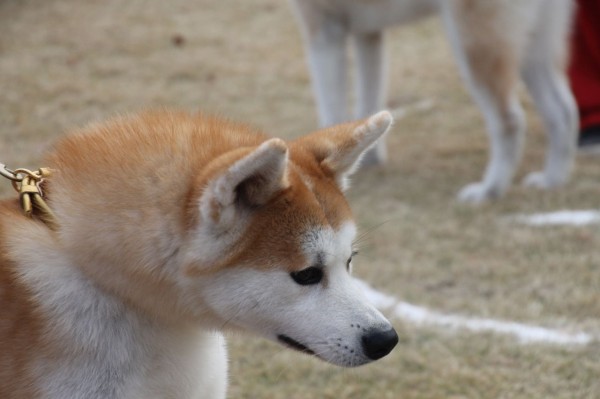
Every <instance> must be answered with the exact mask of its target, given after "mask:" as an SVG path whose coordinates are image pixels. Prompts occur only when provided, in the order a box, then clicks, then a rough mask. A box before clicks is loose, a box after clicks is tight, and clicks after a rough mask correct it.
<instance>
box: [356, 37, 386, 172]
mask: <svg viewBox="0 0 600 399" xmlns="http://www.w3.org/2000/svg"><path fill="white" fill-rule="evenodd" d="M353 41H354V50H355V56H356V77H355V81H356V84H355V87H356V108H355V112H354V116H355V118H356V119H362V118H366V117H367V116H369V115H372V114H374V113H375V112H378V111H381V110H382V109H383V108H385V98H386V95H387V93H386V90H385V81H386V75H387V73H386V66H387V63H386V59H385V47H384V33H383V32H382V31H379V32H370V33H357V34H354V35H353ZM386 159H387V148H386V143H385V138H383V139H381V140H379V141H378V142H377V144H376V145H375V147H374V148H373V149H371V150H370V151H369V152H367V154H365V156H364V158H363V159H362V162H361V164H362V165H376V164H382V163H384V162H385V161H386Z"/></svg>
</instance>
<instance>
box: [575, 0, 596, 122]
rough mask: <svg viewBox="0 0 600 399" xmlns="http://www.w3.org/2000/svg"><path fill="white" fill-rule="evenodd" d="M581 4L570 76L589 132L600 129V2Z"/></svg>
mask: <svg viewBox="0 0 600 399" xmlns="http://www.w3.org/2000/svg"><path fill="white" fill-rule="evenodd" d="M577 5H578V9H577V15H576V22H575V31H574V34H573V46H572V54H571V65H570V68H569V77H570V80H571V87H572V89H573V94H574V95H575V99H576V101H577V105H578V107H579V116H580V118H581V121H580V124H581V129H585V128H588V127H590V126H594V125H596V126H600V1H598V0H578V1H577Z"/></svg>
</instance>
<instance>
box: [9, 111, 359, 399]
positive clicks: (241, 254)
mask: <svg viewBox="0 0 600 399" xmlns="http://www.w3.org/2000/svg"><path fill="white" fill-rule="evenodd" d="M356 126H357V124H356V123H353V124H347V125H342V126H339V127H336V128H331V129H328V130H326V131H321V132H317V133H315V134H313V135H311V136H308V137H305V138H303V139H300V140H298V141H296V142H292V143H289V144H288V148H289V159H290V165H289V167H288V171H287V179H288V181H287V182H286V184H285V186H286V188H285V189H283V190H281V191H279V192H278V193H276V195H274V197H273V198H271V199H270V200H269V202H268V203H267V204H266V205H264V206H262V207H259V208H258V209H256V210H255V213H254V215H253V216H252V218H251V219H250V222H249V224H248V226H247V227H246V229H245V234H244V236H243V238H242V239H241V240H240V241H239V242H238V243H237V245H235V247H234V248H232V250H231V252H230V253H229V254H224V256H223V259H222V261H221V262H219V264H216V265H211V267H210V270H211V271H214V270H215V268H221V267H229V266H231V265H236V264H239V263H247V262H248V261H251V262H252V264H253V265H254V267H258V268H269V267H274V266H275V265H276V264H277V265H282V264H283V265H287V266H286V267H288V268H289V270H294V269H297V268H300V267H303V265H305V260H304V259H303V255H302V254H301V251H300V243H299V240H300V238H301V237H300V234H301V233H302V232H304V231H306V230H307V228H309V227H319V226H331V227H332V228H333V229H338V228H339V227H340V226H341V225H342V224H343V223H344V221H346V220H349V219H350V218H351V216H352V215H351V212H350V208H349V206H348V204H347V203H346V200H345V199H344V197H343V195H342V193H341V190H340V188H339V187H338V186H337V184H336V182H335V176H333V172H332V171H331V170H329V169H328V168H326V167H324V166H323V164H322V161H323V160H324V159H325V158H326V157H327V155H329V154H330V153H331V152H332V151H339V150H340V149H342V150H344V149H347V148H351V147H352V146H353V145H355V144H356V143H355V142H354V140H353V139H351V138H350V136H351V135H350V134H348V133H349V132H351V131H352V130H353V129H354V128H355V127H356ZM267 138H268V137H267V136H266V135H264V134H262V133H260V132H257V131H255V130H254V129H251V128H249V127H247V126H245V125H240V124H235V123H232V122H228V121H225V120H222V119H217V118H211V117H204V116H202V115H189V114H187V113H183V112H170V111H157V112H145V113H142V114H139V115H135V116H131V117H123V118H116V119H113V120H110V121H108V122H106V123H103V124H95V125H90V126H88V127H86V128H84V129H81V130H78V131H75V132H73V134H71V135H69V136H66V137H65V138H63V139H62V140H60V141H59V142H58V143H57V145H56V146H55V148H54V151H53V152H52V153H51V154H50V155H49V157H48V158H47V164H45V165H44V166H49V167H50V168H52V169H53V171H54V174H53V176H52V177H51V178H50V180H49V181H47V185H48V191H47V192H49V193H51V194H52V195H51V196H50V198H49V199H48V203H49V205H50V207H51V208H52V209H53V210H54V211H55V213H56V215H57V218H58V223H59V224H60V227H59V230H58V232H57V233H52V232H51V231H50V230H48V229H46V228H45V227H44V226H43V225H41V222H38V221H32V220H30V219H27V218H26V217H24V216H22V215H21V214H20V211H19V209H18V205H17V204H16V201H15V200H10V201H5V202H1V203H0V301H1V302H0V307H1V308H2V312H0V365H2V367H0V397H3V398H4V397H12V398H33V397H35V394H34V392H33V391H30V388H31V387H32V381H30V379H29V372H30V370H31V362H32V361H33V359H35V357H36V356H38V355H40V353H41V352H43V351H44V350H45V349H44V345H49V342H51V337H47V336H45V335H44V332H46V331H48V328H47V326H46V325H45V320H44V319H43V315H41V314H39V313H38V311H37V308H36V306H37V305H36V303H35V300H34V299H33V298H32V297H31V295H30V293H29V288H28V287H27V286H26V285H25V283H24V282H23V281H21V280H20V279H19V278H18V277H17V274H18V271H19V267H20V263H19V259H20V254H19V253H15V250H14V249H13V248H14V245H12V244H11V242H13V241H14V240H15V237H17V236H18V238H19V240H21V241H22V240H23V239H29V240H30V241H31V245H30V247H31V251H35V250H36V242H35V237H36V236H37V237H39V236H40V235H43V236H45V238H46V239H48V241H49V242H53V243H55V244H56V248H55V249H56V251H60V252H62V253H68V256H69V259H71V260H72V261H74V262H76V264H77V266H78V267H81V268H82V270H83V271H84V272H85V273H87V274H88V275H89V276H90V277H92V278H94V279H97V280H98V281H97V282H98V284H99V285H100V286H103V285H104V284H105V283H104V282H103V280H102V278H104V276H105V275H106V274H107V273H108V274H114V273H115V272H116V273H118V274H119V275H120V276H122V277H123V278H124V279H127V281H126V282H127V284H130V283H131V285H135V286H136V289H137V290H139V292H141V296H142V297H144V293H148V295H147V297H148V298H150V297H153V295H152V294H153V293H156V292H160V293H161V294H163V295H164V298H169V295H170V294H172V293H173V290H175V289H176V288H175V287H174V286H173V285H172V284H171V283H170V282H168V281H165V279H164V278H162V277H161V270H160V268H161V266H162V265H164V264H165V263H166V262H168V261H169V257H171V256H174V254H176V252H177V250H178V249H176V250H173V246H169V245H171V244H170V241H169V239H170V238H173V237H174V238H177V239H179V240H181V241H183V240H184V239H185V237H186V236H187V235H189V234H190V233H191V232H192V230H193V228H194V226H196V225H197V223H199V222H200V218H199V211H198V201H199V198H200V196H201V195H202V192H203V190H204V189H205V187H206V185H207V183H208V182H209V181H210V180H211V179H212V178H214V176H216V175H217V174H218V173H219V172H223V171H224V170H226V169H227V168H228V166H230V165H231V164H232V163H234V162H235V161H236V160H239V159H241V158H242V157H244V156H245V155H247V154H248V153H250V152H251V151H252V150H253V149H255V148H257V146H259V145H260V144H261V143H263V142H264V141H265V140H267ZM306 182H308V183H309V184H308V185H307V184H306ZM218 216H219V215H218V214H215V215H214V217H215V218H218ZM141 223H143V225H142V226H143V227H144V231H143V233H144V234H138V233H139V232H140V230H139V229H140V224H141ZM152 228H154V230H152ZM59 242H60V244H59ZM148 248H151V249H152V250H153V251H154V253H150V254H148V253H147V251H148ZM92 263H93V264H103V265H110V267H111V268H114V270H112V269H111V270H88V269H86V267H87V266H86V265H88V264H92ZM205 266H206V265H189V266H188V267H187V269H186V270H185V272H186V273H188V274H201V273H203V272H205V271H206V268H205ZM105 288H106V289H107V290H109V291H111V292H114V293H116V294H117V295H124V296H125V297H124V299H125V300H127V301H131V302H132V303H135V304H136V305H138V306H140V307H141V308H142V309H144V310H146V311H149V312H153V311H154V310H155V309H154V308H153V306H155V305H156V304H155V303H154V304H153V303H139V302H136V300H138V299H139V296H136V297H131V298H130V297H127V292H126V291H123V290H122V287H112V286H108V285H106V286H105ZM163 302H164V304H163V306H165V308H167V311H166V313H169V312H170V313H172V314H173V315H174V317H176V316H177V311H174V310H170V309H169V308H168V307H169V305H170V303H169V301H163ZM157 314H160V315H163V314H164V313H160V312H158V313H157ZM47 349H48V350H50V351H47V352H46V353H48V354H50V353H52V352H51V348H47ZM49 356H50V355H49ZM7 365H10V366H7Z"/></svg>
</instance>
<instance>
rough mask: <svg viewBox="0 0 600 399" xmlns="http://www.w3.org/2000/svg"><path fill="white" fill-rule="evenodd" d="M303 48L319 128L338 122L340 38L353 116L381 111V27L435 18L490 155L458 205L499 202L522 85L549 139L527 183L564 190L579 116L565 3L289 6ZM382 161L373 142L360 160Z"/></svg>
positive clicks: (494, 0) (311, 2)
mask: <svg viewBox="0 0 600 399" xmlns="http://www.w3.org/2000/svg"><path fill="white" fill-rule="evenodd" d="M291 2H292V4H293V6H294V8H295V10H296V14H297V15H298V19H299V21H300V23H301V26H302V31H303V35H304V38H305V42H306V47H307V53H308V59H309V65H310V71H311V75H312V80H313V87H314V91H315V93H316V99H317V105H318V109H319V118H320V123H321V125H323V126H328V125H331V124H335V123H339V122H341V121H344V120H346V119H347V115H346V108H345V104H346V87H345V86H346V69H347V65H346V41H347V38H348V37H352V39H353V42H354V48H355V51H356V60H357V74H358V76H357V79H356V93H357V98H358V101H357V104H356V111H355V116H356V117H363V116H365V115H368V114H370V113H372V112H374V111H375V110H378V109H381V108H383V106H384V99H385V90H384V88H385V86H386V84H385V73H384V69H385V65H384V50H383V29H384V28H385V27H387V26H389V25H392V24H397V23H403V22H409V21H413V20H415V19H417V18H419V17H422V16H426V15H429V14H432V13H436V12H438V13H440V14H441V16H442V19H443V22H444V25H445V28H446V32H447V35H448V37H449V39H450V43H451V45H452V49H453V51H454V54H455V56H456V59H457V61H458V65H459V68H460V71H461V73H462V76H463V78H464V80H465V81H466V82H467V86H468V87H469V89H470V91H471V94H472V95H473V98H474V99H475V101H476V102H477V104H478V105H479V107H480V108H481V110H482V112H483V116H484V118H485V121H486V125H487V130H488V133H489V136H490V142H491V151H490V160H489V163H488V165H487V168H486V171H485V174H484V176H483V179H482V181H480V182H477V183H473V184H469V185H467V186H466V187H464V188H463V189H462V191H461V192H460V193H459V199H461V200H463V201H466V202H474V203H477V202H481V201H484V200H487V199H492V198H497V197H500V196H502V195H503V194H504V193H505V192H506V190H507V188H508V186H509V185H510V183H511V181H512V179H513V176H514V174H515V170H516V168H517V166H518V163H519V161H520V158H521V152H522V144H523V141H524V133H525V119H524V115H523V110H522V108H521V105H520V103H519V99H518V96H517V88H518V84H519V81H520V79H522V80H523V81H524V82H525V85H526V87H527V89H528V91H529V93H530V94H531V97H532V98H533V101H534V102H535V105H536V107H537V109H538V111H539V112H540V114H541V117H542V119H543V122H544V126H545V129H546V131H547V135H548V152H547V157H546V162H545V166H544V169H543V170H542V171H540V172H535V173H531V174H530V175H528V176H527V177H526V179H525V181H524V183H525V184H526V185H529V186H534V187H539V188H551V187H556V186H560V185H562V184H564V183H565V182H566V181H567V180H568V178H569V175H570V173H571V170H572V167H573V163H574V153H575V143H576V131H577V128H578V119H577V112H576V106H575V102H574V99H573V96H572V94H571V92H570V88H569V85H568V83H567V78H566V76H565V65H566V61H567V56H568V54H567V53H568V44H567V41H568V36H569V32H570V25H571V20H572V13H573V4H572V1H571V0H527V1H523V0H291ZM385 158H386V147H385V143H384V142H383V141H381V142H380V143H379V144H378V146H377V147H376V149H375V150H374V151H373V152H371V153H370V154H368V157H367V159H366V162H370V163H380V162H383V161H384V160H385Z"/></svg>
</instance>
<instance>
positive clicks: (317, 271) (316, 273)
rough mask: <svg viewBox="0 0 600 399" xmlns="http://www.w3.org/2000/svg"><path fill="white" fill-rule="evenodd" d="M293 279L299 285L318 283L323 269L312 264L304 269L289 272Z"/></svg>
mask: <svg viewBox="0 0 600 399" xmlns="http://www.w3.org/2000/svg"><path fill="white" fill-rule="evenodd" d="M290 276H292V278H293V279H294V281H295V282H296V283H298V284H300V285H312V284H318V283H319V282H320V281H321V280H322V279H323V269H322V268H320V267H316V266H312V267H307V268H306V269H304V270H300V271H298V272H292V273H290Z"/></svg>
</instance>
